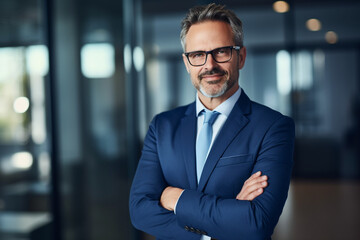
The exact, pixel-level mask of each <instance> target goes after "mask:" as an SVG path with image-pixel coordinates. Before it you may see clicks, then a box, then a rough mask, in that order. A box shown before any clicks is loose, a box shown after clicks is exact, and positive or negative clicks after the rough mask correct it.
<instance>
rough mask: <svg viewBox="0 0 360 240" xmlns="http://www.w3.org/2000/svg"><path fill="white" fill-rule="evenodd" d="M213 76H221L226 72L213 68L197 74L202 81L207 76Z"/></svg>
mask: <svg viewBox="0 0 360 240" xmlns="http://www.w3.org/2000/svg"><path fill="white" fill-rule="evenodd" d="M214 74H221V75H225V74H226V71H224V70H221V69H219V68H213V69H211V70H210V71H206V72H203V73H200V74H199V78H200V79H202V78H203V77H204V76H209V75H214Z"/></svg>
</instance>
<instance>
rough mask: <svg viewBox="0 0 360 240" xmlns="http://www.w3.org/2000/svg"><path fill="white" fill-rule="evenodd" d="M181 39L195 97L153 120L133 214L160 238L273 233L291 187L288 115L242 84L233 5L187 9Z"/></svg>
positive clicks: (227, 239) (134, 188) (243, 55)
mask: <svg viewBox="0 0 360 240" xmlns="http://www.w3.org/2000/svg"><path fill="white" fill-rule="evenodd" d="M181 41H182V44H183V48H184V51H185V53H184V54H183V60H184V63H185V66H186V69H187V71H188V72H189V74H190V78H191V81H192V83H193V85H194V86H195V88H196V89H197V97H196V101H195V102H194V103H192V104H190V105H187V106H183V107H179V108H176V109H174V110H171V111H168V112H164V113H161V114H159V115H157V116H156V117H155V118H154V119H153V121H152V122H151V124H150V127H149V130H148V133H147V136H146V138H145V141H144V147H143V151H142V156H141V159H140V161H139V165H138V169H137V172H136V175H135V177H134V181H133V184H132V188H131V193H130V215H131V220H132V223H133V225H134V226H135V227H136V228H138V229H140V230H142V231H144V232H147V233H149V234H152V235H154V236H156V237H157V239H182V240H184V239H185V240H189V239H221V240H231V239H244V240H250V239H271V235H272V233H273V230H274V228H275V225H276V223H277V221H278V219H279V217H280V214H281V212H282V209H283V206H284V203H285V200H286V197H287V192H288V188H289V182H290V175H291V169H292V153H293V142H294V124H293V121H292V120H291V119H290V118H288V117H286V116H283V115H281V114H280V113H278V112H276V111H274V110H271V109H269V108H267V107H265V106H262V105H260V104H257V103H255V102H252V101H250V100H249V98H248V97H247V96H246V94H245V92H244V91H243V90H242V89H241V88H240V87H239V84H238V78H239V70H240V69H242V68H243V66H244V63H245V58H246V48H245V47H244V46H243V32H242V23H241V21H240V20H239V19H238V18H237V17H236V15H235V14H234V13H233V12H232V11H229V10H227V9H225V8H224V7H223V6H219V5H216V4H209V5H207V6H198V7H194V8H192V9H190V11H189V13H188V15H187V16H186V18H185V19H184V20H183V22H182V31H181Z"/></svg>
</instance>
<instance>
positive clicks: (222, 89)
mask: <svg viewBox="0 0 360 240" xmlns="http://www.w3.org/2000/svg"><path fill="white" fill-rule="evenodd" d="M213 74H221V75H222V76H223V78H225V82H224V83H223V84H222V86H221V87H220V89H217V90H206V89H205V87H204V86H203V85H202V79H203V77H204V76H211V75H213ZM197 80H198V84H196V85H195V84H194V86H195V88H196V89H197V90H198V91H200V92H201V93H202V94H203V95H204V96H205V97H208V98H216V97H220V96H222V95H224V94H225V93H226V92H227V91H228V90H229V89H230V88H232V87H233V86H234V84H235V81H231V79H230V78H229V73H228V72H227V71H224V70H221V69H219V68H213V69H212V70H211V71H206V72H203V73H201V74H199V76H198V78H197ZM221 81H223V79H219V80H215V81H211V82H208V84H210V85H216V84H219V83H220V82H221Z"/></svg>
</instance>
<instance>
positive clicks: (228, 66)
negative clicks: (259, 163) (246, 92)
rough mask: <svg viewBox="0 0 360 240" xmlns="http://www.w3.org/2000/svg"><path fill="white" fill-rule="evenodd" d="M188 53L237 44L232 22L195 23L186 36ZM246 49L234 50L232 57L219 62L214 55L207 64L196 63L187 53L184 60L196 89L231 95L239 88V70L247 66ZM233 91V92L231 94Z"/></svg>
mask: <svg viewBox="0 0 360 240" xmlns="http://www.w3.org/2000/svg"><path fill="white" fill-rule="evenodd" d="M185 40H186V50H185V51H186V52H193V51H211V50H213V49H216V48H220V47H226V46H234V45H235V43H234V36H233V32H232V30H231V27H230V25H229V24H228V23H225V22H221V21H205V22H202V23H197V24H194V25H192V26H191V27H190V29H189V31H188V33H187V35H186V38H185ZM245 57H246V50H245V48H241V49H240V51H239V54H238V53H237V51H236V50H234V49H233V50H232V58H231V60H230V61H228V62H225V63H217V62H216V61H215V60H214V58H213V56H212V55H211V54H208V56H207V61H206V63H205V65H203V66H198V67H197V66H192V65H190V63H189V62H188V60H187V58H186V56H185V55H183V60H184V63H185V66H186V69H187V71H188V72H189V74H190V78H191V81H192V83H193V85H194V86H195V88H196V89H197V90H198V92H200V93H201V94H202V95H204V96H205V97H225V98H227V97H229V96H231V95H232V94H233V93H234V91H229V90H230V89H232V90H234V89H237V86H238V78H239V69H241V68H242V67H243V66H244V63H245ZM230 92H231V93H230Z"/></svg>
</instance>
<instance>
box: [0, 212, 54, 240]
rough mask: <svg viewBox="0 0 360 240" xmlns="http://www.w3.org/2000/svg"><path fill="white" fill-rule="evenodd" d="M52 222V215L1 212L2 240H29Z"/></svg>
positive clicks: (0, 234)
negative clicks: (34, 233) (33, 234)
mask: <svg viewBox="0 0 360 240" xmlns="http://www.w3.org/2000/svg"><path fill="white" fill-rule="evenodd" d="M51 220H52V218H51V214H50V213H33V212H31V213H30V212H0V239H4V240H6V239H7V238H8V239H28V238H30V234H31V233H32V232H33V231H34V230H36V229H38V228H40V227H42V226H44V225H47V224H49V223H51Z"/></svg>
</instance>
